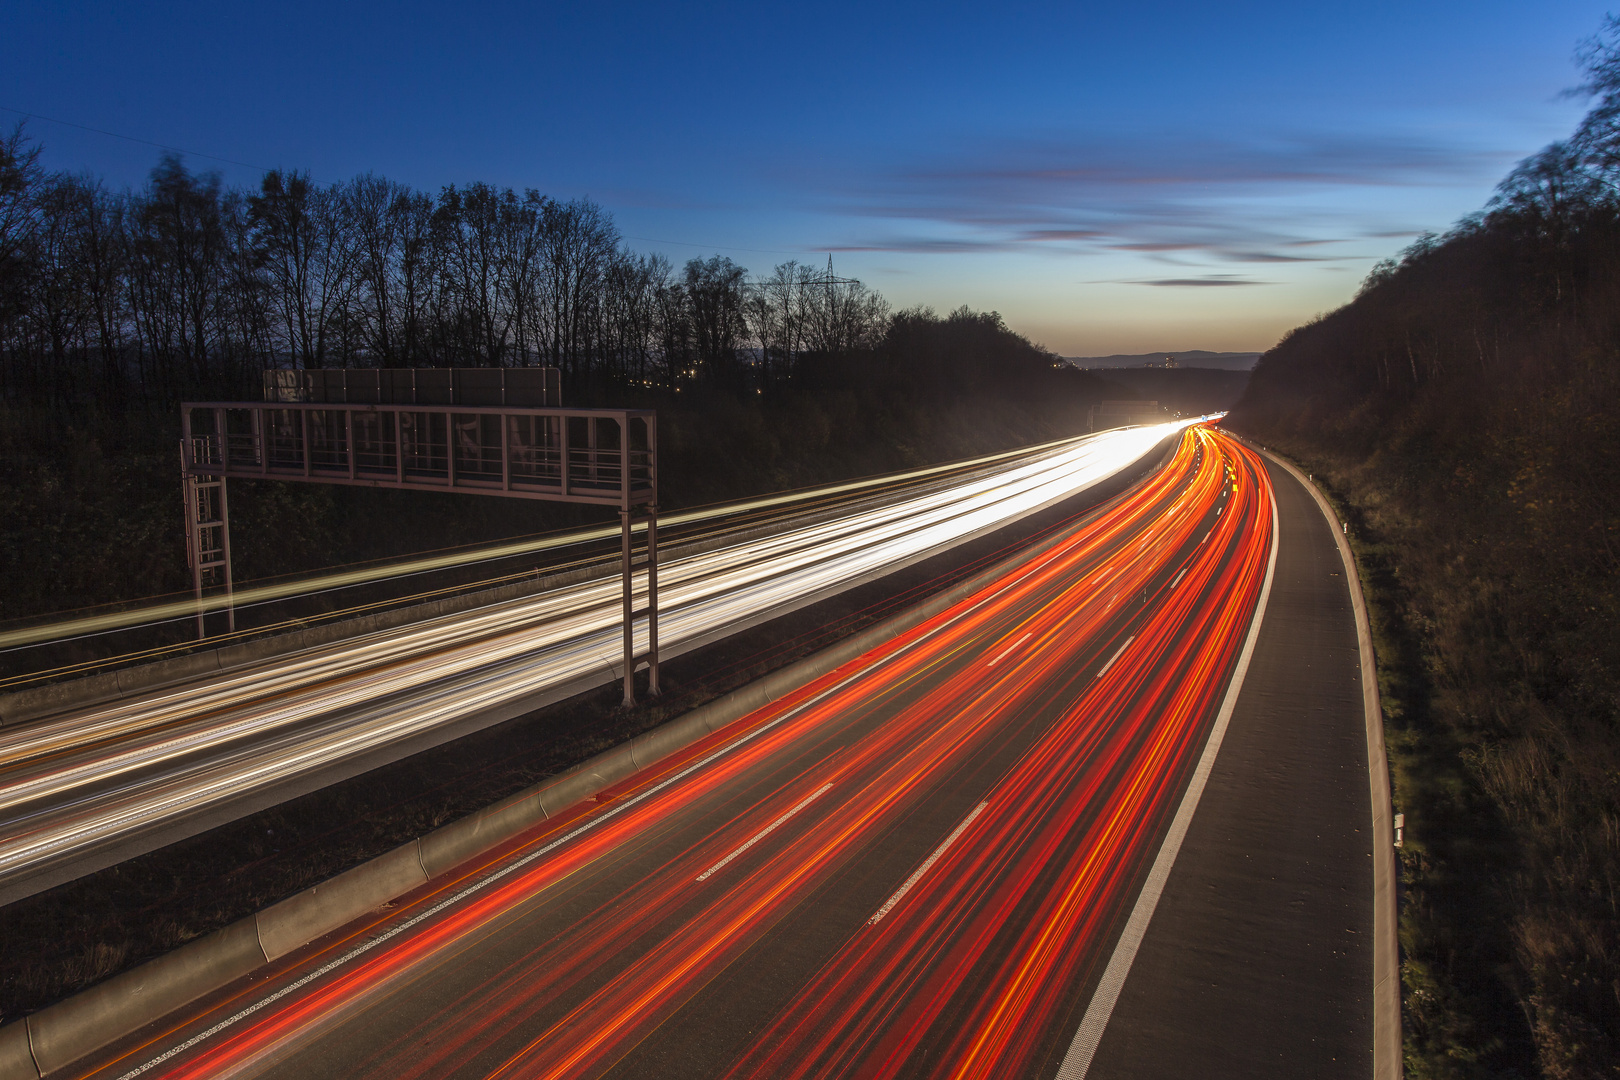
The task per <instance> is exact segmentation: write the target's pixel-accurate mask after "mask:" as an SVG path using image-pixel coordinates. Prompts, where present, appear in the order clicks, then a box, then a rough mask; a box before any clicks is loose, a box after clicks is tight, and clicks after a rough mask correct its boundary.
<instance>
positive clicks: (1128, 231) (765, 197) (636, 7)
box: [0, 0, 1604, 355]
mask: <svg viewBox="0 0 1620 1080" xmlns="http://www.w3.org/2000/svg"><path fill="white" fill-rule="evenodd" d="M1603 14H1604V8H1603V6H1602V5H1601V4H1598V3H1587V2H1577V0H1552V2H1543V3H1536V4H1530V3H1525V2H1523V0H1519V2H1514V3H1503V2H1493V0H1485V2H1480V0H1473V2H1467V3H1463V2H1450V0H1448V2H1445V3H1422V2H1417V3H1410V2H1408V3H1363V4H1360V5H1354V6H1352V5H1346V4H1321V3H1299V2H1293V3H1220V4H1217V3H1210V2H1204V3H1137V4H1119V3H1117V2H1114V3H1095V4H1092V3H1086V4H1015V5H1000V6H992V5H984V4H951V3H928V4H870V3H867V4H844V3H830V2H829V3H811V4H804V3H800V4H792V5H788V4H761V3H750V4H732V5H721V4H713V5H706V6H703V7H701V8H698V7H683V6H679V5H670V4H632V3H595V4H589V5H575V6H561V5H549V4H538V3H534V4H525V3H476V2H467V3H461V4H443V3H439V4H419V3H391V4H360V3H340V2H328V3H320V4H317V3H281V4H277V3H254V4H229V3H226V4H221V3H206V4H202V3H168V4H162V5H142V4H129V3H118V4H114V3H105V2H95V3H87V2H74V0H56V2H52V3H37V2H34V0H20V2H19V0H9V2H8V3H6V4H5V5H4V6H0V58H3V63H0V107H5V108H8V109H13V110H22V111H25V112H30V113H35V114H39V115H41V116H45V117H54V118H57V119H59V120H64V121H70V122H72V123H76V124H80V125H86V126H90V127H95V128H102V129H105V130H107V131H110V132H116V133H118V134H121V135H125V136H130V137H134V138H138V139H145V140H149V141H151V142H157V143H163V144H167V145H171V146H176V147H181V148H184V149H187V150H190V151H193V152H194V153H196V154H208V155H214V156H215V157H218V158H227V159H231V160H233V161H236V162H245V163H248V165H253V166H284V167H290V168H301V169H307V170H309V171H310V172H311V173H312V174H313V175H314V176H315V177H316V178H318V179H323V180H335V179H344V178H347V177H350V176H353V175H355V174H357V173H362V172H366V171H372V172H376V173H379V174H382V175H385V176H389V177H392V178H394V179H398V180H402V181H405V182H407V183H411V184H414V185H416V186H418V187H422V188H426V189H430V190H432V189H437V188H438V187H439V186H441V185H443V184H448V183H462V182H466V181H470V180H487V181H490V182H492V183H496V184H499V185H511V186H514V187H518V188H523V187H535V188H538V189H540V190H542V191H544V192H546V193H548V194H551V195H555V196H559V197H573V196H578V195H585V196H589V197H591V198H593V199H595V200H597V201H598V202H600V203H602V204H603V205H604V206H605V207H607V209H609V210H610V211H611V212H612V213H613V215H614V218H615V220H616V221H617V223H618V225H619V227H620V229H621V230H622V231H623V233H624V234H625V235H626V237H627V238H629V239H628V240H627V242H628V243H630V245H631V246H633V247H635V248H638V249H641V250H661V251H663V252H665V253H666V254H667V255H669V256H670V257H671V259H672V260H674V261H676V262H677V263H679V262H682V261H684V260H685V259H686V258H689V257H691V256H693V255H698V254H708V253H711V252H715V251H719V252H722V253H724V254H727V255H730V256H731V257H732V258H733V259H735V260H736V261H738V262H739V263H742V264H743V265H745V266H748V267H750V268H751V269H754V270H765V269H768V268H769V266H770V265H772V264H773V263H776V262H780V261H782V260H785V259H788V258H794V257H797V258H800V259H810V260H824V259H825V258H826V256H827V254H828V253H829V252H830V253H832V254H833V257H834V259H835V262H836V267H837V270H838V272H839V273H840V274H853V275H854V276H858V277H860V278H862V279H863V280H865V281H866V282H867V283H868V284H871V285H873V286H874V287H876V288H878V289H879V290H880V291H882V292H883V293H884V294H885V295H886V296H888V297H889V298H890V300H891V301H892V302H894V303H895V304H896V305H900V306H904V305H911V304H929V305H931V306H933V307H935V308H939V309H948V308H953V307H955V306H957V305H959V304H968V305H971V306H973V307H975V308H983V309H991V308H993V309H996V310H999V311H1000V312H1001V313H1002V314H1003V315H1004V316H1005V317H1006V318H1007V321H1008V322H1009V323H1010V324H1011V325H1013V326H1014V327H1015V328H1017V329H1019V330H1021V331H1023V332H1025V333H1028V334H1029V335H1030V336H1032V337H1034V338H1035V339H1036V340H1038V341H1041V342H1043V343H1044V344H1046V345H1047V346H1048V347H1050V348H1053V349H1055V350H1057V351H1058V352H1061V353H1064V354H1068V355H1090V354H1099V353H1110V352H1139V351H1149V350H1181V349H1193V348H1206V349H1232V350H1238V349H1263V348H1266V347H1268V346H1269V345H1271V344H1273V343H1274V342H1275V341H1276V340H1277V339H1278V338H1279V337H1280V336H1281V335H1282V334H1283V333H1285V332H1286V331H1287V330H1288V329H1289V328H1291V327H1293V326H1295V325H1298V324H1299V323H1300V322H1302V321H1304V320H1306V319H1309V318H1310V317H1311V316H1312V315H1314V314H1316V313H1318V312H1321V311H1325V310H1329V309H1331V308H1333V307H1336V306H1338V305H1339V304H1341V303H1343V302H1344V301H1346V300H1348V299H1349V298H1350V297H1351V296H1352V295H1353V294H1354V292H1355V289H1356V286H1357V284H1358V283H1359V282H1360V280H1361V278H1362V277H1363V276H1364V275H1365V273H1366V271H1367V269H1368V268H1369V267H1370V266H1371V265H1372V263H1373V262H1374V261H1376V260H1377V259H1379V258H1382V257H1384V256H1387V255H1390V254H1393V253H1394V252H1396V251H1398V250H1399V249H1400V248H1401V247H1403V246H1405V244H1407V243H1409V242H1410V241H1411V239H1412V237H1413V236H1414V235H1416V234H1417V233H1418V232H1421V231H1422V230H1425V229H1437V230H1438V229H1443V228H1445V227H1446V226H1447V225H1448V224H1449V223H1450V222H1452V221H1453V220H1455V219H1456V218H1457V217H1459V216H1460V215H1462V214H1464V213H1467V212H1468V211H1470V210H1472V209H1475V208H1477V207H1479V206H1480V205H1482V204H1483V202H1484V201H1485V200H1486V199H1487V198H1488V197H1489V195H1490V191H1491V188H1492V187H1493V186H1494V184H1495V182H1496V180H1497V179H1499V178H1500V176H1501V175H1502V174H1503V173H1504V172H1505V171H1506V170H1507V169H1508V168H1510V167H1511V165H1512V164H1513V162H1514V161H1515V160H1517V159H1518V158H1520V157H1523V156H1524V155H1526V154H1528V153H1531V152H1532V151H1534V150H1536V149H1538V148H1539V147H1540V146H1542V145H1544V144H1545V143H1547V142H1549V141H1551V140H1552V139H1555V138H1559V137H1562V136H1563V135H1565V134H1567V133H1568V131H1569V130H1570V129H1571V128H1572V127H1573V126H1574V123H1575V121H1576V120H1577V119H1578V117H1579V116H1580V114H1581V113H1582V112H1583V111H1584V104H1583V103H1582V102H1581V101H1578V100H1571V99H1569V98H1566V97H1561V96H1560V91H1562V90H1563V89H1565V88H1566V87H1568V86H1571V85H1573V84H1574V83H1575V82H1577V81H1578V77H1577V72H1576V70H1575V67H1574V65H1573V61H1572V54H1573V52H1574V49H1575V46H1576V43H1577V42H1578V41H1579V40H1580V39H1581V38H1584V37H1587V36H1589V35H1591V34H1592V33H1593V32H1594V31H1595V30H1596V29H1597V27H1598V24H1599V22H1600V20H1601V19H1602V17H1603ZM15 118H16V115H15V114H14V113H0V123H5V124H6V125H7V126H8V127H9V123H10V121H12V120H14V119H15ZM30 131H31V133H32V134H33V135H34V136H35V137H36V138H38V139H39V140H40V141H41V142H43V143H45V144H46V147H47V152H46V162H47V164H48V165H50V166H51V167H54V168H64V169H73V170H86V171H89V172H91V173H94V174H97V175H99V176H102V177H104V178H105V179H106V180H107V181H108V182H109V183H111V184H112V185H114V186H123V185H126V184H129V185H135V184H139V183H140V182H141V181H142V180H143V179H144V177H145V175H146V173H147V171H148V170H149V169H150V168H151V166H152V165H153V163H154V162H155V160H156V156H157V154H158V151H157V150H156V149H154V148H153V147H150V146H145V145H142V144H139V143H132V142H128V141H124V140H120V139H116V138H111V137H108V136H105V135H99V134H93V133H90V132H85V131H82V130H78V129H76V128H72V127H66V126H62V125H59V124H55V123H50V122H47V121H45V120H39V119H36V120H34V121H31V123H30ZM188 160H189V163H190V164H191V165H192V166H193V167H198V168H217V169H219V170H220V171H221V172H223V173H224V174H225V176H226V179H227V180H228V181H230V182H232V183H238V184H244V185H245V184H252V183H256V181H257V178H258V172H257V171H256V170H255V169H253V168H251V167H247V166H243V165H233V164H227V163H224V162H221V161H213V160H208V159H206V158H202V157H192V158H190V159H188Z"/></svg>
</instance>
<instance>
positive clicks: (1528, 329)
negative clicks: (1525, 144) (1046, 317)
mask: <svg viewBox="0 0 1620 1080" xmlns="http://www.w3.org/2000/svg"><path fill="white" fill-rule="evenodd" d="M1611 29H1612V27H1611ZM1609 40H1610V42H1611V43H1612V41H1613V38H1612V37H1611V38H1610V39H1609ZM1604 56H1607V57H1608V59H1607V60H1605V59H1604ZM1605 64H1607V65H1608V70H1609V76H1608V78H1609V82H1608V83H1607V84H1603V83H1602V82H1601V81H1599V80H1601V78H1603V77H1605V76H1604V70H1605V69H1604V65H1605ZM1616 68H1617V65H1616V61H1615V58H1614V54H1613V51H1612V50H1610V51H1608V52H1605V53H1603V55H1600V56H1599V57H1598V58H1597V61H1596V62H1595V64H1594V75H1595V81H1594V89H1596V90H1599V91H1602V92H1604V97H1603V100H1602V102H1601V103H1600V105H1599V107H1598V108H1597V109H1595V110H1594V112H1593V117H1596V118H1597V120H1596V121H1594V119H1593V118H1589V119H1588V121H1587V123H1586V124H1584V125H1583V127H1582V130H1581V132H1580V133H1579V134H1578V136H1577V138H1576V139H1575V140H1574V141H1572V142H1571V143H1570V144H1568V145H1564V144H1560V145H1556V146H1553V147H1550V148H1549V149H1548V150H1547V151H1545V152H1543V153H1542V154H1541V155H1539V156H1537V157H1536V158H1532V159H1530V160H1529V161H1527V162H1525V163H1524V164H1523V165H1522V166H1520V168H1519V169H1518V170H1517V171H1516V172H1514V173H1513V174H1512V175H1511V176H1509V177H1508V179H1507V180H1505V181H1504V182H1503V184H1502V186H1501V188H1500V189H1499V193H1498V196H1497V198H1496V199H1494V200H1493V202H1492V203H1491V205H1490V207H1489V208H1488V209H1487V210H1486V211H1485V212H1483V213H1481V214H1479V215H1476V216H1475V217H1473V218H1470V219H1468V220H1465V221H1464V222H1462V223H1461V224H1459V225H1458V226H1457V227H1456V228H1454V229H1453V230H1452V231H1451V232H1450V233H1448V234H1446V235H1445V236H1438V237H1435V236H1430V237H1425V238H1424V239H1422V240H1420V241H1419V242H1418V243H1417V244H1415V245H1413V246H1412V247H1411V248H1410V249H1408V250H1407V251H1406V252H1405V254H1404V256H1403V257H1402V258H1401V259H1400V260H1399V261H1398V262H1391V263H1386V264H1383V265H1381V266H1379V267H1378V268H1377V269H1375V270H1374V271H1373V273H1372V275H1371V276H1370V277H1369V278H1368V280H1367V282H1366V284H1365V286H1364V287H1363V289H1362V292H1361V294H1360V295H1359V296H1358V297H1357V298H1356V299H1355V300H1354V302H1352V303H1350V304H1348V305H1347V306H1345V307H1343V308H1341V309H1339V310H1338V311H1335V312H1333V313H1331V314H1329V315H1326V316H1324V317H1322V318H1320V319H1318V320H1317V321H1315V322H1313V323H1311V324H1309V325H1307V326H1304V327H1301V328H1300V329H1298V330H1296V331H1294V332H1293V333H1292V334H1290V335H1289V336H1288V337H1287V338H1286V339H1285V340H1284V341H1283V342H1282V343H1281V344H1280V345H1278V346H1277V347H1276V348H1275V349H1273V350H1272V351H1270V352H1269V353H1267V354H1266V355H1265V356H1264V357H1263V358H1262V360H1261V361H1260V363H1259V365H1258V366H1257V367H1256V369H1255V372H1254V376H1253V379H1252V381H1251V383H1250V385H1249V388H1248V391H1247V393H1246V395H1245V397H1244V398H1243V400H1242V402H1241V403H1240V404H1239V405H1238V406H1237V408H1236V409H1235V410H1234V412H1233V414H1232V417H1231V420H1230V423H1231V425H1232V427H1233V428H1234V429H1235V430H1237V431H1239V432H1241V433H1244V434H1247V435H1250V436H1252V437H1254V438H1256V439H1257V440H1258V441H1260V442H1261V443H1263V444H1265V445H1268V446H1271V447H1274V448H1277V449H1280V450H1282V451H1283V452H1285V453H1287V454H1289V455H1291V456H1292V457H1294V458H1295V459H1296V460H1298V461H1299V462H1301V463H1302V464H1303V465H1304V466H1306V467H1307V468H1309V469H1311V470H1312V471H1313V472H1314V473H1315V476H1316V479H1317V480H1318V481H1325V483H1326V486H1327V487H1328V488H1329V489H1330V490H1331V491H1332V492H1333V493H1334V495H1335V496H1336V498H1337V499H1338V500H1339V501H1340V503H1341V505H1342V507H1343V510H1344V512H1345V515H1346V518H1347V520H1348V522H1349V523H1350V536H1351V540H1352V542H1353V544H1354V546H1355V548H1356V551H1357V555H1358V558H1359V560H1360V563H1361V572H1362V576H1363V581H1364V584H1365V585H1366V587H1367V590H1368V595H1369V600H1370V601H1371V605H1372V608H1373V610H1374V612H1375V615H1374V622H1375V633H1376V635H1377V649H1378V658H1379V666H1380V680H1381V686H1382V690H1383V694H1384V709H1385V721H1386V725H1387V728H1388V735H1389V746H1390V751H1391V761H1392V765H1393V769H1394V785H1395V799H1396V807H1395V808H1396V809H1397V810H1398V811H1402V812H1404V813H1405V815H1406V834H1405V835H1406V844H1405V847H1404V848H1403V850H1402V851H1401V853H1400V854H1401V866H1402V875H1403V883H1404V893H1403V897H1402V909H1401V910H1402V914H1401V945H1402V951H1403V965H1404V966H1403V974H1404V1002H1403V1007H1404V1020H1405V1028H1406V1040H1407V1048H1406V1052H1407V1066H1408V1075H1409V1076H1414V1077H1429V1076H1448V1077H1449V1076H1469V1077H1473V1076H1480V1077H1487V1076H1490V1077H1494V1076H1545V1077H1558V1078H1564V1077H1569V1078H1575V1077H1600V1076H1604V1077H1612V1076H1615V1075H1620V630H1617V627H1620V589H1617V580H1616V573H1617V571H1620V406H1617V401H1620V188H1617V187H1616V184H1615V180H1616V176H1617V174H1616V172H1615V171H1614V162H1616V161H1617V160H1620V156H1617V154H1616V151H1617V150H1620V142H1617V138H1616V136H1615V135H1614V134H1613V131H1614V128H1613V125H1612V123H1610V121H1612V119H1613V117H1614V116H1615V115H1616V114H1617V112H1620V97H1617V94H1616V92H1615V91H1616V89H1617V88H1620V80H1616V78H1614V75H1615V74H1616ZM1605 110H1606V112H1605ZM1605 116H1607V117H1608V119H1607V120H1605V119H1604V117H1605Z"/></svg>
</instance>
